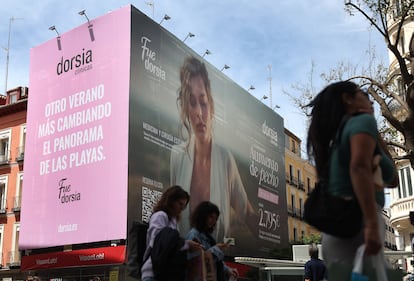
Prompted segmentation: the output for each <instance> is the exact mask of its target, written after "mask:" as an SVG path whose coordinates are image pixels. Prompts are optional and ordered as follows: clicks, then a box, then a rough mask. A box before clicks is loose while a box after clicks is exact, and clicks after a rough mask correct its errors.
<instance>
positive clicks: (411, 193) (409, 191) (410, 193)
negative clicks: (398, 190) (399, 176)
mask: <svg viewBox="0 0 414 281" xmlns="http://www.w3.org/2000/svg"><path fill="white" fill-rule="evenodd" d="M404 170H405V176H406V177H407V187H408V196H412V195H413V186H412V184H411V172H410V171H411V168H410V167H406V168H404Z"/></svg>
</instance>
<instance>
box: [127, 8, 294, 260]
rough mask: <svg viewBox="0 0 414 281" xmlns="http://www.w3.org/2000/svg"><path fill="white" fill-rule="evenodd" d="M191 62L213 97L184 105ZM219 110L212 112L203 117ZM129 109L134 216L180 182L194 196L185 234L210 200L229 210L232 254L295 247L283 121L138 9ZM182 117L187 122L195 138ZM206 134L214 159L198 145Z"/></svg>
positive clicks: (146, 212)
mask: <svg viewBox="0 0 414 281" xmlns="http://www.w3.org/2000/svg"><path fill="white" fill-rule="evenodd" d="M191 56H193V57H194V59H193V60H192V63H194V64H197V63H204V64H205V66H206V69H207V72H208V77H209V80H210V85H211V95H212V97H211V99H205V98H204V99H202V98H200V99H201V100H200V99H198V100H197V98H195V99H194V100H191V99H192V98H193V97H195V95H194V93H192V94H191V96H192V97H190V98H189V100H188V101H184V99H183V102H184V103H183V106H180V100H178V99H177V98H178V96H179V93H180V89H181V92H184V91H185V90H184V88H185V87H186V86H185V85H182V84H181V82H180V69H181V67H182V66H183V64H184V62H185V60H186V58H188V57H191ZM192 67H195V66H191V63H190V65H189V66H188V68H190V69H191V68H192ZM186 103H187V104H186ZM185 104H186V105H185ZM212 104H213V105H214V112H213V110H209V111H208V112H207V113H205V114H207V115H208V117H205V118H204V117H203V116H201V115H203V114H204V111H203V110H204V109H203V108H206V107H207V108H212V107H210V106H211V105H212ZM129 106H130V129H129V130H130V142H129V147H130V150H129V167H130V168H129V190H130V191H129V207H128V208H129V209H128V214H129V215H130V220H131V219H138V220H143V221H148V220H149V218H150V215H151V213H152V206H153V205H154V204H155V202H156V201H157V200H158V198H159V196H160V195H161V193H162V191H163V190H164V189H165V188H167V187H168V186H170V185H175V184H178V185H180V186H182V187H183V188H184V189H185V190H187V191H188V192H189V193H190V196H191V199H190V204H189V206H188V207H187V208H186V209H185V210H184V212H183V214H182V218H181V221H180V231H181V233H182V234H183V235H185V234H186V233H187V231H188V230H189V215H190V213H191V211H192V210H194V208H195V206H196V205H197V203H199V202H201V201H203V200H210V201H212V202H213V203H215V204H216V205H217V206H218V207H219V209H220V211H221V214H220V217H219V220H218V223H217V226H216V231H215V233H214V235H215V238H216V239H217V241H218V242H221V241H223V240H224V238H234V241H235V246H233V247H231V248H230V249H229V250H227V251H226V254H228V255H248V256H262V257H263V256H269V252H270V251H271V250H273V249H275V248H281V247H287V246H288V229H287V206H286V190H285V172H284V171H285V168H284V167H285V164H284V130H283V119H282V118H281V116H279V115H278V114H276V113H275V112H273V111H272V110H271V109H270V108H268V107H267V106H265V105H263V104H262V103H261V102H260V101H258V100H257V99H256V98H255V97H253V96H251V95H250V94H249V93H248V92H247V91H246V90H243V89H242V88H241V87H240V86H238V85H237V84H235V83H234V82H233V81H231V80H230V79H229V78H228V77H227V76H225V75H224V74H223V73H222V72H221V71H219V70H217V69H216V68H215V67H213V66H211V65H210V64H209V63H208V62H207V61H205V60H204V59H203V58H202V57H200V55H198V54H196V53H195V52H194V51H193V50H191V49H190V48H188V47H187V46H186V45H185V44H184V43H183V42H181V41H180V40H179V39H177V38H176V37H175V36H173V35H172V34H170V33H169V32H168V31H166V30H165V29H164V28H162V27H160V26H159V25H158V24H156V23H154V22H153V21H152V20H151V19H149V18H148V17H146V16H145V15H143V14H142V13H140V12H139V11H137V10H135V9H133V11H132V24H131V84H130V104H129ZM185 107H186V108H187V110H185V109H183V110H181V109H182V108H185ZM194 108H195V110H197V109H198V108H200V109H199V110H200V118H199V119H197V120H200V121H197V120H196V118H198V117H194V116H192V114H194V112H190V111H191V110H193V109H194ZM202 111H203V112H202ZM197 114H198V113H197ZM180 115H186V116H188V118H187V125H188V127H190V130H191V132H189V131H188V130H186V129H185V124H183V121H181V119H180ZM197 122H199V124H196V125H195V123H197ZM210 123H211V126H209V125H210ZM197 126H201V127H200V131H202V133H198V130H199V128H197ZM209 130H210V131H211V132H210V133H209V132H208V131H209ZM206 131H207V132H206ZM205 135H208V136H210V138H209V137H207V138H208V139H209V141H210V142H209V146H207V148H208V149H207V156H206V154H204V153H203V152H205V151H204V150H203V149H202V148H200V147H201V145H200V146H198V144H200V143H202V142H203V141H204V140H203V138H204V136H205ZM203 157H205V158H203ZM200 159H204V160H205V161H204V162H203V164H200V162H202V161H199V160H200ZM206 163H207V164H206ZM204 164H205V165H204Z"/></svg>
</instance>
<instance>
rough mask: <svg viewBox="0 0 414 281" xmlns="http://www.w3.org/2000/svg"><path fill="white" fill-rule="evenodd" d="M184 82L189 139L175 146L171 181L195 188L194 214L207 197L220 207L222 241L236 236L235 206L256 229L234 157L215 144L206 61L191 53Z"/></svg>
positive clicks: (181, 95) (180, 101)
mask: <svg viewBox="0 0 414 281" xmlns="http://www.w3.org/2000/svg"><path fill="white" fill-rule="evenodd" d="M180 81H181V87H180V89H179V95H178V98H177V103H178V107H179V110H180V119H181V124H182V125H183V127H184V128H185V131H186V133H187V141H186V142H185V143H183V144H181V145H179V146H177V147H174V148H173V149H172V153H171V166H170V167H171V168H170V169H171V184H179V185H181V186H182V187H183V188H184V189H186V190H187V191H189V192H190V194H191V199H190V204H189V205H190V208H189V212H192V211H193V208H195V206H197V205H198V204H199V203H200V202H202V201H211V202H213V203H214V204H216V205H217V206H219V208H220V210H221V211H222V214H223V215H222V216H221V217H220V219H219V222H218V224H217V228H216V234H215V236H216V237H215V238H216V239H217V240H218V241H221V240H222V239H223V238H224V237H225V236H226V237H229V236H230V235H231V233H230V231H229V229H230V214H231V209H233V210H234V211H235V213H236V214H237V215H239V217H238V219H239V220H240V221H244V222H246V225H247V226H248V227H249V229H250V230H251V231H252V233H255V231H256V229H257V224H258V220H257V215H256V214H255V212H254V210H253V207H252V206H251V204H250V202H249V200H248V197H247V194H246V191H245V189H244V186H243V183H242V181H241V178H240V174H239V171H238V168H237V165H236V162H235V160H234V157H233V155H232V154H231V153H230V151H228V150H227V149H225V148H223V147H222V146H219V145H218V144H216V143H215V142H214V137H213V133H212V132H213V118H214V101H213V96H212V94H211V86H210V80H209V78H208V73H207V69H206V67H205V65H204V63H202V62H201V61H200V60H198V59H196V58H195V57H187V58H186V59H185V61H184V63H183V65H182V66H181V69H180ZM182 226H183V229H182V230H185V231H188V230H189V225H188V222H186V221H183V222H182Z"/></svg>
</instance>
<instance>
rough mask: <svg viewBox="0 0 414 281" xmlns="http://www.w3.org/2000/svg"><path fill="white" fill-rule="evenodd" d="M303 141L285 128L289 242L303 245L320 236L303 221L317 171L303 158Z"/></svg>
mask: <svg viewBox="0 0 414 281" xmlns="http://www.w3.org/2000/svg"><path fill="white" fill-rule="evenodd" d="M301 144H302V141H301V140H300V139H299V138H298V137H297V136H296V135H295V134H293V133H292V132H291V131H289V130H288V129H286V128H285V170H286V201H287V206H288V227H289V241H290V242H291V243H292V244H297V243H301V242H302V240H303V238H304V237H306V236H309V235H311V234H319V231H317V230H316V229H315V228H313V227H311V226H309V225H308V224H307V223H306V222H305V221H304V220H303V208H304V204H305V200H306V198H307V197H308V194H309V192H310V191H311V190H312V189H313V188H314V186H315V182H316V169H315V167H314V166H313V165H312V164H311V163H309V161H307V160H305V159H303V158H302V155H301Z"/></svg>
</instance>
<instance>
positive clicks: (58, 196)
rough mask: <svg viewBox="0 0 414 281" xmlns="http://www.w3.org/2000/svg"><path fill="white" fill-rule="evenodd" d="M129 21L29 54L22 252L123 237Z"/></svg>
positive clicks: (110, 21)
mask: <svg viewBox="0 0 414 281" xmlns="http://www.w3.org/2000/svg"><path fill="white" fill-rule="evenodd" d="M130 18H131V7H130V6H127V7H125V8H122V9H119V10H117V11H114V12H111V13H108V14H106V15H104V16H102V17H100V18H97V19H95V20H92V21H91V22H90V23H85V24H84V25H81V26H79V27H78V28H76V29H74V30H71V31H69V32H67V33H64V34H62V35H61V36H60V37H57V38H53V39H52V40H50V41H48V42H46V43H44V44H42V45H40V46H38V47H35V48H33V49H32V50H31V54H30V82H29V87H30V94H31V95H30V98H29V105H28V116H27V137H26V151H25V152H26V153H25V163H24V184H23V194H22V213H21V228H20V241H19V247H20V249H34V248H45V247H53V246H58V245H67V244H80V243H88V242H96V241H107V240H115V239H125V238H126V228H127V227H126V221H127V219H126V216H127V179H128V111H129V109H128V104H129V72H130V67H129V54H130V32H131V29H130V20H131V19H130Z"/></svg>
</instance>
